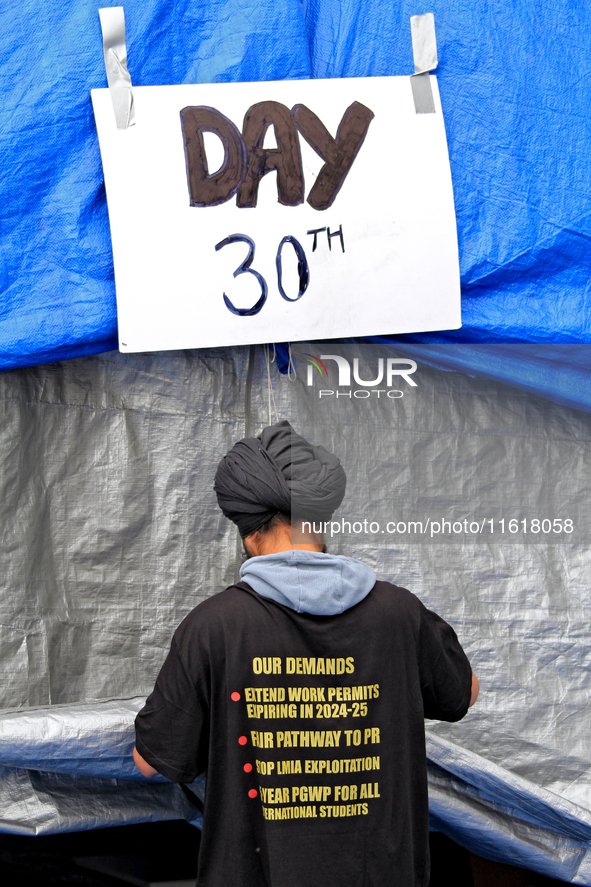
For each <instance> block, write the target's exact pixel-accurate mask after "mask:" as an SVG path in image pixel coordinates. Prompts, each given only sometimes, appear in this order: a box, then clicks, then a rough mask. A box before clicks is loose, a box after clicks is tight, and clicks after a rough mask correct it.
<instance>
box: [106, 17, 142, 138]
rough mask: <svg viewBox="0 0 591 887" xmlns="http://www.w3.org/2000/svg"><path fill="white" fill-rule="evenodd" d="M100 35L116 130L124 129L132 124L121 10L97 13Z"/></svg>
mask: <svg viewBox="0 0 591 887" xmlns="http://www.w3.org/2000/svg"><path fill="white" fill-rule="evenodd" d="M99 17H100V20H101V29H102V32H103V53H104V56H105V68H106V69H107V81H108V83H109V91H110V93H111V101H112V102H113V110H114V112H115V120H116V122H117V129H127V128H128V127H129V126H133V124H134V123H135V108H134V103H133V90H132V88H131V77H130V74H129V71H128V70H127V48H126V46H125V15H124V13H123V7H122V6H110V7H106V8H104V9H99Z"/></svg>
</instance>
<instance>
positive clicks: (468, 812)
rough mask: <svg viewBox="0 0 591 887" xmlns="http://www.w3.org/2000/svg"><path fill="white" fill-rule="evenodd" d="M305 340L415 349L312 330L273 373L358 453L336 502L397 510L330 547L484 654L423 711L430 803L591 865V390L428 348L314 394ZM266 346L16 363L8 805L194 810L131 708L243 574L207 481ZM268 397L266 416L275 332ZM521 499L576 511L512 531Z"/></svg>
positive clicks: (330, 436) (277, 388)
mask: <svg viewBox="0 0 591 887" xmlns="http://www.w3.org/2000/svg"><path fill="white" fill-rule="evenodd" d="M298 347H299V346H298ZM459 347H461V346H459ZM516 347H518V346H516ZM549 347H551V346H549ZM310 348H313V350H314V353H315V354H316V355H318V356H320V355H322V354H335V353H338V354H341V355H345V356H347V357H348V358H349V360H350V362H351V364H352V362H353V358H354V357H359V358H360V368H361V369H360V372H361V374H362V376H361V377H362V378H365V379H372V378H373V377H375V375H376V367H377V361H378V357H379V356H382V357H387V356H396V352H395V351H394V350H392V348H389V347H388V346H385V345H380V346H378V345H368V344H365V345H354V344H349V345H340V346H336V345H335V344H334V343H331V344H330V345H326V346H321V345H319V344H318V343H314V345H313V346H310V347H309V348H306V346H302V347H299V352H300V358H299V367H298V373H297V378H296V380H295V381H290V380H289V379H288V378H286V377H280V376H279V375H278V374H277V373H276V371H275V370H274V368H273V367H271V376H272V382H273V395H274V399H275V403H276V405H277V412H278V414H279V415H280V417H281V418H284V417H285V418H288V419H290V421H291V422H292V424H293V425H294V427H295V428H296V430H298V431H299V432H301V433H303V434H305V435H307V436H309V437H310V438H311V439H313V440H314V442H317V443H322V444H324V445H326V446H328V447H330V448H331V449H333V450H334V451H335V452H337V453H338V455H339V456H340V457H341V459H342V461H343V464H344V467H345V469H346V471H347V472H348V474H349V478H350V482H349V489H348V494H347V497H346V498H345V502H344V503H343V506H342V508H341V509H340V510H339V512H338V514H337V515H336V516H335V519H337V518H338V519H340V520H348V521H351V522H355V521H359V522H361V521H363V520H368V521H369V522H372V521H374V522H376V523H378V524H379V526H380V530H379V531H377V532H373V533H372V532H358V533H357V532H355V531H351V532H345V533H344V534H335V536H334V538H332V539H330V538H329V539H328V543H329V549H330V550H331V551H334V552H336V553H341V552H342V553H344V552H347V553H350V554H353V555H355V556H358V557H361V558H363V559H364V560H366V561H367V562H368V563H369V564H370V565H371V566H372V567H373V568H374V569H375V570H376V572H377V573H378V576H379V577H380V578H389V579H392V580H393V581H395V582H397V583H398V584H400V585H404V586H406V587H407V588H410V589H411V591H413V592H414V593H416V594H417V595H418V596H419V597H420V598H421V599H422V600H423V601H424V603H425V604H426V605H427V606H429V607H431V608H433V609H435V610H437V611H438V612H439V613H440V614H441V615H442V616H444V617H445V618H446V619H448V620H449V621H450V622H451V623H452V624H453V625H454V627H455V628H456V631H457V633H458V635H459V637H460V639H461V640H462V642H463V644H464V646H465V648H466V650H467V652H468V654H469V656H470V657H471V660H472V663H473V667H474V670H475V671H476V673H477V674H478V676H479V678H480V681H481V685H482V692H481V698H480V699H479V701H478V703H477V706H476V708H475V709H473V710H471V712H470V713H469V715H468V716H467V717H466V719H465V720H464V721H461V722H460V723H458V724H453V725H448V724H435V723H429V724H428V734H429V740H428V753H429V759H430V785H431V811H432V817H433V824H434V825H435V826H436V827H439V828H441V829H442V830H444V831H447V832H448V833H449V834H451V835H452V837H454V838H456V839H457V840H459V841H460V842H461V843H463V844H465V845H466V846H468V847H470V848H471V849H473V850H474V851H476V852H479V853H482V854H483V855H486V856H490V857H493V858H497V859H502V860H505V861H509V862H516V863H518V864H522V865H526V866H528V867H531V868H534V869H536V870H538V871H542V872H545V873H546V874H549V875H552V876H553V877H557V878H562V879H564V880H573V881H574V882H575V883H579V884H591V852H590V850H591V775H590V773H591V769H590V763H591V738H590V731H589V729H588V718H587V716H586V711H587V706H588V700H589V688H590V685H591V672H590V669H589V665H590V661H591V645H590V635H591V632H590V629H589V624H590V616H591V604H590V600H591V596H590V594H589V575H590V569H589V568H590V562H591V556H590V554H589V546H588V539H589V510H590V507H591V506H590V504H589V503H590V502H591V497H590V490H589V484H590V481H589V479H590V478H591V450H590V447H589V440H590V437H591V416H589V415H588V414H586V413H582V412H579V411H576V410H572V409H570V408H568V407H565V406H560V405H557V404H554V403H552V402H551V401H548V400H544V399H543V398H539V397H536V396H535V395H533V394H530V393H527V392H524V391H519V390H517V389H515V388H511V387H508V386H504V385H501V384H499V383H496V382H493V381H490V380H484V379H474V378H470V377H469V376H466V375H464V374H461V373H453V372H444V371H441V370H438V369H435V368H432V367H428V366H425V365H422V364H419V366H418V368H417V371H416V373H414V374H413V379H414V380H415V381H416V383H417V384H416V387H411V386H409V385H407V384H406V383H404V380H402V381H400V382H397V383H396V388H397V389H400V390H401V391H402V392H403V395H402V396H395V397H390V398H388V397H387V396H381V397H377V396H376V395H375V392H374V391H371V392H370V396H369V397H365V395H363V396H360V397H354V396H351V397H348V396H341V397H339V399H338V400H337V398H336V397H335V396H331V395H325V396H323V397H322V398H320V397H319V391H320V389H323V390H335V389H336V385H335V383H334V379H333V380H332V381H331V379H330V378H326V377H323V378H322V379H321V378H320V374H319V373H317V371H316V370H314V374H315V375H314V376H313V378H312V381H313V384H312V385H311V386H309V385H307V379H308V377H307V369H306V367H307V364H306V359H305V357H304V356H303V352H305V351H310ZM247 360H248V349H228V350H224V351H222V350H220V351H200V352H186V353H174V354H157V355H153V356H146V355H135V356H134V355H131V356H130V355H126V356H123V355H118V354H116V353H110V354H106V355H102V356H98V357H93V358H85V359H80V360H74V361H70V362H67V363H64V364H55V365H51V366H45V367H35V368H31V369H23V370H15V371H11V372H8V373H4V374H3V375H1V376H0V391H1V403H2V406H1V407H0V409H1V411H2V413H1V415H2V422H1V424H0V440H1V447H2V453H3V459H2V472H3V473H2V483H1V488H0V489H1V495H0V509H2V517H1V526H2V531H1V532H2V546H1V547H2V558H3V564H2V570H1V576H0V581H1V583H2V592H1V596H0V608H1V610H0V632H1V644H0V671H1V678H0V706H1V708H2V709H3V711H2V713H0V764H1V765H2V770H1V772H0V809H1V810H2V813H1V814H0V815H1V817H2V819H1V825H0V829H1V830H4V831H13V832H21V833H48V832H53V831H65V830H75V829H80V828H91V827H96V826H100V825H105V824H120V823H122V822H138V821H142V820H147V819H163V818H178V817H186V818H189V819H192V820H193V821H195V822H196V821H197V820H198V816H197V814H196V812H195V809H194V807H193V806H192V805H191V802H190V800H188V799H187V798H186V797H185V795H184V794H183V793H182V792H181V790H180V789H179V788H178V787H176V786H173V785H171V784H169V783H166V782H165V781H161V782H147V781H145V780H143V779H142V778H140V777H139V776H138V775H137V774H136V773H135V772H134V770H133V768H132V765H131V762H130V758H129V755H130V751H131V747H132V743H133V734H132V723H133V717H134V715H135V712H136V711H137V709H138V707H139V706H140V705H141V704H142V701H143V697H144V696H145V695H146V693H148V692H149V691H150V689H151V686H152V684H153V681H154V678H155V676H156V674H157V672H158V669H159V667H160V665H161V663H162V661H163V659H164V656H165V654H166V651H167V647H168V644H169V642H170V638H171V635H172V632H173V630H174V628H175V627H176V625H177V624H178V622H179V621H180V620H181V619H182V617H183V616H184V615H185V614H186V613H187V612H188V611H189V610H190V609H191V608H192V607H194V606H195V605H196V604H198V603H199V602H200V601H201V600H203V598H204V597H206V596H208V595H210V594H214V593H215V592H216V591H219V590H221V589H222V588H223V587H225V586H226V585H227V584H228V583H229V582H231V581H232V580H233V578H234V576H235V571H236V567H237V565H238V563H239V560H240V554H239V548H238V546H237V538H236V532H235V530H234V528H233V527H232V526H231V525H230V524H229V523H228V522H227V521H226V520H225V519H224V518H223V517H222V515H221V513H220V512H219V511H218V509H217V507H216V503H215V497H214V493H213V490H212V483H213V476H214V472H215V467H216V465H217V462H218V459H219V457H220V455H221V454H222V453H224V452H225V451H226V450H227V449H228V448H229V447H230V446H231V444H232V443H233V442H234V441H235V440H236V439H238V438H240V437H242V436H243V435H244V428H245V410H244V403H245V387H246V375H247V373H246V370H247ZM324 363H325V364H326V365H327V366H328V368H329V370H330V373H332V372H333V369H334V362H333V364H331V363H330V361H324ZM355 387H357V388H360V387H361V386H354V388H355ZM383 387H384V388H386V387H387V386H383ZM369 388H371V386H369ZM271 420H272V421H274V420H275V411H274V409H273V403H272V401H271ZM250 422H251V425H252V430H253V432H254V433H258V431H260V429H261V428H262V427H263V426H264V425H265V424H268V422H269V395H268V389H267V379H266V368H265V360H264V353H263V349H262V348H260V347H259V348H257V349H256V354H255V363H254V379H253V386H252V404H251V412H250ZM472 518H473V519H474V521H476V522H482V521H485V522H486V521H490V520H492V521H493V527H494V532H493V535H492V536H491V535H490V523H487V524H485V525H484V530H483V531H478V532H471V531H470V528H469V527H468V531H467V532H466V531H465V530H462V532H458V533H454V531H453V529H451V530H450V531H449V532H448V533H443V532H441V533H439V534H436V535H435V536H432V535H431V532H432V530H433V522H436V523H437V522H441V521H442V520H443V519H446V520H449V521H450V522H452V523H453V521H458V522H459V521H463V520H465V519H470V520H471V519H472ZM503 518H504V519H505V521H506V522H508V521H509V519H511V518H513V519H516V520H517V519H518V520H522V519H526V520H527V521H528V522H530V521H531V520H533V519H540V520H542V519H560V520H564V519H566V518H570V519H572V520H573V521H574V532H573V533H571V534H565V533H564V532H562V533H557V534H553V533H552V532H549V533H543V532H539V533H537V534H536V533H534V534H532V533H531V532H529V531H528V532H527V533H526V534H525V535H524V534H523V533H522V532H521V529H520V526H519V527H518V531H516V532H515V533H510V532H509V530H508V523H506V525H505V533H504V534H501V532H500V530H501V524H500V523H499V522H500V521H501V520H502V519H503ZM391 520H392V521H394V522H395V525H396V527H397V529H395V531H394V532H385V533H382V532H381V528H383V527H384V526H385V525H386V522H388V521H391ZM427 520H429V521H430V524H429V525H428V526H429V529H428V530H427V531H421V532H419V531H418V529H417V528H416V527H415V528H413V529H412V530H410V528H409V527H408V524H409V523H410V522H417V521H418V522H420V523H421V524H422V525H424V526H427V524H426V521H427ZM530 526H531V525H530V524H528V527H530ZM403 528H404V529H403Z"/></svg>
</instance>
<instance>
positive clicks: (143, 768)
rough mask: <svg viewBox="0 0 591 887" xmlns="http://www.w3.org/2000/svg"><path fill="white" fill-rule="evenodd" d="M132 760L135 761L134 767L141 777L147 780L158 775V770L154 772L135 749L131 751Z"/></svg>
mask: <svg viewBox="0 0 591 887" xmlns="http://www.w3.org/2000/svg"><path fill="white" fill-rule="evenodd" d="M133 760H134V761H135V766H136V767H137V768H138V770H139V771H140V773H141V774H142V776H147V777H148V779H151V778H152V777H153V776H157V775H158V770H154V768H153V767H151V766H150V764H148V762H147V761H146V760H144V758H142V756H141V755H140V753H139V751H138V750H137V748H135V747H134V749H133Z"/></svg>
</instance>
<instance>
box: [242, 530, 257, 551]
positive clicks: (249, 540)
mask: <svg viewBox="0 0 591 887" xmlns="http://www.w3.org/2000/svg"><path fill="white" fill-rule="evenodd" d="M242 541H243V543H244V547H245V549H246V553H247V555H248V556H249V557H258V556H259V554H260V553H261V552H260V548H261V545H260V542H261V534H260V533H259V531H258V530H256V531H255V532H254V533H251V534H250V535H249V536H245V537H244V539H243V540H242Z"/></svg>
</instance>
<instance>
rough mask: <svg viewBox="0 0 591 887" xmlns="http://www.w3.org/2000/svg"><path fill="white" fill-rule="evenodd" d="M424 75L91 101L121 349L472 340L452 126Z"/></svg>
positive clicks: (96, 96)
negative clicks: (418, 108) (435, 337)
mask: <svg viewBox="0 0 591 887" xmlns="http://www.w3.org/2000/svg"><path fill="white" fill-rule="evenodd" d="M431 83H432V86H433V91H434V97H435V108H436V113H435V114H417V113H416V112H415V107H414V102H413V96H412V90H411V84H410V78H409V77H371V78H363V79H347V80H288V81H281V82H272V83H270V82H267V83H232V84H199V85H188V86H149V87H134V102H135V109H136V125H135V126H133V127H130V128H129V129H127V130H118V129H117V127H116V123H115V116H114V113H113V107H112V104H111V97H110V94H109V90H108V89H97V90H93V92H92V101H93V106H94V113H95V118H96V122H97V127H98V134H99V141H100V148H101V155H102V160H103V168H104V173H105V184H106V189H107V199H108V206H109V218H110V224H111V235H112V242H113V255H114V263H115V282H116V289H117V313H118V323H119V343H120V345H119V347H120V349H121V350H122V351H160V350H166V349H178V348H200V347H206V346H219V345H243V344H249V343H256V342H274V341H275V342H280V341H292V342H293V341H297V340H304V339H305V340H310V339H321V338H336V337H346V336H370V335H380V334H382V335H386V334H391V333H404V332H421V331H425V330H439V329H456V328H457V327H459V326H460V325H461V321H460V281H459V268H458V250H457V239H456V227H455V213H454V205H453V193H452V185H451V175H450V169H449V160H448V156H447V143H446V138H445V129H444V125H443V115H442V112H441V105H440V101H439V94H438V91H437V84H436V80H435V78H434V77H431Z"/></svg>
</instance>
